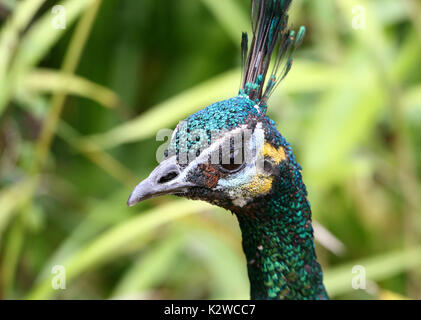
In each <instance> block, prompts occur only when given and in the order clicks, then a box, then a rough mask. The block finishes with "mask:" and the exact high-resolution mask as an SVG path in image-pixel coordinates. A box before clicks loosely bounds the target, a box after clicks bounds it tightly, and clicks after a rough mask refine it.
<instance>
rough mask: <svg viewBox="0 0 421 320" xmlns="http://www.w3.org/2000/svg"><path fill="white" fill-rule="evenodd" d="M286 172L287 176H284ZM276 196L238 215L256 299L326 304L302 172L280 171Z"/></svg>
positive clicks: (267, 198)
mask: <svg viewBox="0 0 421 320" xmlns="http://www.w3.org/2000/svg"><path fill="white" fill-rule="evenodd" d="M283 171H284V172H283ZM273 183H274V186H273V192H272V193H271V194H270V195H269V196H267V197H264V198H261V199H260V200H258V201H254V202H253V203H251V204H249V205H248V206H247V207H246V208H243V210H241V211H239V212H237V213H236V215H237V218H238V220H239V224H240V228H241V231H242V238H243V250H244V252H245V255H246V258H247V267H248V275H249V279H250V286H251V288H250V289H251V298H252V299H296V300H299V299H328V296H327V293H326V290H325V288H324V285H323V275H322V270H321V267H320V265H319V263H318V262H317V259H316V253H315V250H314V242H313V228H312V225H311V209H310V203H309V202H308V200H307V193H306V188H305V185H304V184H303V183H302V180H301V173H300V170H299V169H298V168H296V169H295V168H294V170H291V168H281V174H280V176H279V177H277V178H276V179H275V181H274V182H273Z"/></svg>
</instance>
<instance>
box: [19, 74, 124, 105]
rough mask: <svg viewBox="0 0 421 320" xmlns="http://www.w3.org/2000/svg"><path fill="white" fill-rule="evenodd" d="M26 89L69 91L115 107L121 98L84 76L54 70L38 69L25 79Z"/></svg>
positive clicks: (54, 91)
mask: <svg viewBox="0 0 421 320" xmlns="http://www.w3.org/2000/svg"><path fill="white" fill-rule="evenodd" d="M22 85H23V86H24V89H26V90H29V91H34V92H35V93H42V92H47V93H57V92H62V93H67V94H73V95H77V96H81V97H85V98H89V99H92V100H94V101H96V102H98V103H99V104H100V105H102V106H104V107H107V108H114V107H115V106H117V105H118V103H119V98H118V95H117V94H116V93H114V92H113V91H112V90H110V89H108V88H105V87H103V86H100V85H98V84H96V83H93V82H91V81H89V80H86V79H84V78H82V77H79V76H76V75H71V74H64V73H61V72H57V71H54V70H47V69H36V70H34V71H32V72H30V73H29V74H28V75H27V76H26V77H25V78H24V81H23V84H22Z"/></svg>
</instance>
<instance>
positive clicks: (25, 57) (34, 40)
mask: <svg viewBox="0 0 421 320" xmlns="http://www.w3.org/2000/svg"><path fill="white" fill-rule="evenodd" d="M27 1H32V2H34V1H37V0H27ZM93 1H94V0H67V1H65V2H63V3H62V5H63V6H64V7H65V8H66V26H67V28H69V26H70V25H71V24H72V22H73V21H74V20H75V19H76V18H77V17H78V16H79V15H80V14H81V13H82V12H83V10H84V9H85V8H86V7H88V6H89V5H91V4H92V2H93ZM65 31H66V30H62V29H55V28H53V27H52V26H51V12H50V11H48V12H46V13H45V14H44V15H43V16H42V17H41V18H40V19H38V20H37V21H36V22H35V23H34V24H33V25H32V26H31V28H30V29H29V30H28V32H27V33H26V34H25V35H24V36H23V38H22V40H21V42H20V45H19V47H18V49H17V52H16V56H15V57H14V59H13V62H12V65H11V67H10V73H9V75H8V76H9V81H8V83H7V87H5V88H2V90H0V92H1V95H0V114H1V112H2V111H3V109H4V107H5V106H6V104H7V101H8V99H9V97H10V94H11V90H13V89H14V86H15V85H17V83H18V81H20V78H21V77H22V76H24V74H25V73H27V72H28V71H29V70H30V68H31V67H34V66H35V65H36V64H38V63H39V62H40V60H41V59H42V57H43V56H45V54H46V53H47V52H48V50H49V49H51V47H52V46H53V45H54V44H55V43H56V42H57V41H58V39H60V37H61V36H62V35H63V34H64V33H65Z"/></svg>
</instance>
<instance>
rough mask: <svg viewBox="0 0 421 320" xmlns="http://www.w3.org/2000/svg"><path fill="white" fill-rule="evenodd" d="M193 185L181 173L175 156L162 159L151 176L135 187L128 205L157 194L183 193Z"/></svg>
mask: <svg viewBox="0 0 421 320" xmlns="http://www.w3.org/2000/svg"><path fill="white" fill-rule="evenodd" d="M191 186H193V184H192V183H190V182H187V181H185V178H184V177H183V176H182V175H181V174H180V169H179V167H178V165H177V164H176V160H175V156H174V157H171V158H169V159H166V160H164V161H162V162H161V163H160V164H159V165H158V166H157V167H156V168H155V169H154V170H153V171H152V172H151V174H150V175H149V177H147V178H146V179H145V180H143V181H142V182H140V183H139V184H138V185H137V186H136V187H135V188H134V190H133V191H132V193H131V194H130V197H129V199H128V200H127V205H128V206H130V207H131V206H134V205H135V204H136V203H138V202H140V201H143V200H147V199H151V198H154V197H157V196H161V195H165V194H176V193H181V192H184V191H186V190H187V188H188V187H191Z"/></svg>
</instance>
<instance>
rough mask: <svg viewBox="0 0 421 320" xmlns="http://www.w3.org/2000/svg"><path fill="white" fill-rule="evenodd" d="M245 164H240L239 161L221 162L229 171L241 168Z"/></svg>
mask: <svg viewBox="0 0 421 320" xmlns="http://www.w3.org/2000/svg"><path fill="white" fill-rule="evenodd" d="M242 166H243V164H242V163H240V164H238V163H227V164H221V167H222V168H223V169H224V170H226V171H229V172H234V171H237V170H239V169H240V168H241V167H242Z"/></svg>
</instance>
